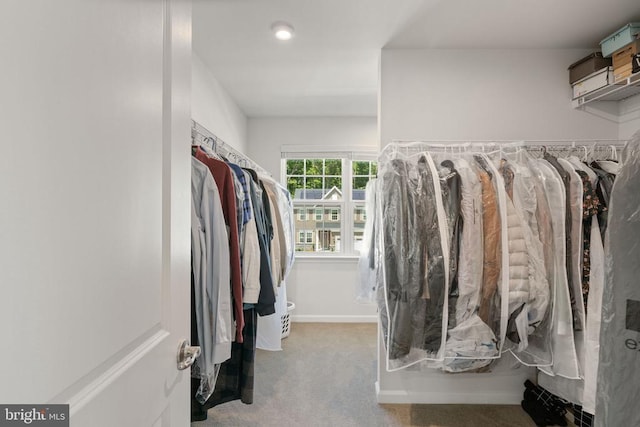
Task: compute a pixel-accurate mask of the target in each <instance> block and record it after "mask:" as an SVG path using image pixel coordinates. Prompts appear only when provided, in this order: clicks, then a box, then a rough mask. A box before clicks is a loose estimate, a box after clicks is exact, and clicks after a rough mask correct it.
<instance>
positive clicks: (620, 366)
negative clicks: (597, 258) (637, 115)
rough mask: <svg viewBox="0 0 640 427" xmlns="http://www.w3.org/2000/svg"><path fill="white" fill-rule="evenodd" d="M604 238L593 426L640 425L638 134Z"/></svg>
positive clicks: (617, 188) (627, 154) (617, 186)
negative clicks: (600, 326) (598, 361)
mask: <svg viewBox="0 0 640 427" xmlns="http://www.w3.org/2000/svg"><path fill="white" fill-rule="evenodd" d="M623 158H624V163H623V165H622V168H621V169H620V172H619V174H618V175H617V177H616V181H615V184H614V186H613V191H612V194H611V200H610V204H609V215H608V218H609V224H608V227H607V233H608V236H606V237H605V257H606V258H605V271H606V285H605V287H604V293H603V299H602V328H601V335H600V366H599V370H598V391H597V400H596V417H595V425H596V426H603V427H610V426H637V425H640V412H639V411H637V409H636V405H637V402H638V399H639V397H640V389H639V388H638V384H639V383H640V351H639V350H640V287H639V286H638V277H640V262H638V250H639V247H638V242H640V193H639V192H638V188H640V132H637V133H636V134H635V135H634V136H633V138H632V139H631V140H630V141H629V143H628V144H627V147H626V148H625V150H624V156H623Z"/></svg>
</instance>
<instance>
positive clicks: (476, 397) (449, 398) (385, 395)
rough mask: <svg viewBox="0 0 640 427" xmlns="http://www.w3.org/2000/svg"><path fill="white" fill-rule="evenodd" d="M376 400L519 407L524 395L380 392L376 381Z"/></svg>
mask: <svg viewBox="0 0 640 427" xmlns="http://www.w3.org/2000/svg"><path fill="white" fill-rule="evenodd" d="M376 400H377V402H378V403H401V404H411V403H414V404H434V405H440V404H443V405H444V404H469V405H519V404H520V401H521V400H522V393H521V392H520V393H491V392H490V391H487V390H483V391H482V392H478V391H475V392H469V393H461V392H455V393H443V392H441V391H438V390H434V391H420V392H417V391H412V392H408V391H406V390H384V391H382V390H380V383H379V382H378V381H376Z"/></svg>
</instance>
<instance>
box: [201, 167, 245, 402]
mask: <svg viewBox="0 0 640 427" xmlns="http://www.w3.org/2000/svg"><path fill="white" fill-rule="evenodd" d="M191 171H192V173H191V253H192V278H193V288H194V310H195V313H194V314H195V317H196V321H197V325H200V327H199V328H197V333H196V336H197V338H198V340H197V341H198V344H194V345H200V349H201V353H200V356H199V357H198V358H197V360H196V363H195V366H194V367H193V369H192V376H194V377H196V378H198V379H199V384H198V389H197V391H196V394H195V396H196V398H197V399H198V400H199V401H200V402H201V403H202V402H204V401H205V400H206V399H207V398H208V397H209V396H210V395H211V393H212V392H213V386H214V384H215V380H216V369H215V365H217V364H220V363H222V362H224V361H225V360H227V359H229V357H231V342H232V340H233V337H234V333H233V331H234V326H233V319H232V306H231V293H230V289H229V282H230V268H229V260H230V257H229V246H228V244H227V242H228V235H227V230H226V228H225V224H224V214H223V211H222V204H221V201H220V196H219V193H218V188H217V186H216V185H215V182H214V180H213V176H212V175H211V173H210V171H209V169H208V168H207V167H206V166H205V165H204V164H202V163H201V162H200V161H198V160H196V159H194V158H192V160H191Z"/></svg>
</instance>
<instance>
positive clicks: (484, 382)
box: [377, 50, 619, 404]
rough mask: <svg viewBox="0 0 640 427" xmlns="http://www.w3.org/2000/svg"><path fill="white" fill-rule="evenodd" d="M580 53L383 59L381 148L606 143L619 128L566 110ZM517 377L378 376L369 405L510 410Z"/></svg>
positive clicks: (407, 53)
mask: <svg viewBox="0 0 640 427" xmlns="http://www.w3.org/2000/svg"><path fill="white" fill-rule="evenodd" d="M587 53H588V51H584V50H383V51H382V60H381V93H380V132H381V144H382V145H386V144H387V143H388V142H390V141H391V140H394V139H425V140H432V139H439V140H460V139H471V140H519V139H525V140H526V139H543V140H549V139H616V138H618V133H619V126H618V123H617V122H616V121H612V120H606V119H604V118H600V117H597V116H595V115H593V114H589V113H585V112H583V111H578V110H574V109H573V108H572V107H571V101H570V96H571V90H570V86H569V81H568V80H569V78H568V71H567V66H568V65H569V64H571V63H573V62H574V61H576V60H577V59H580V58H582V57H584V56H585V55H586V54H587ZM534 375H535V373H534V371H533V370H532V369H526V368H521V369H519V370H517V371H509V372H507V373H503V374H500V375H497V374H495V373H488V374H463V375H446V374H443V373H441V372H438V371H426V372H406V371H398V372H392V373H390V372H386V370H385V368H384V366H381V367H379V369H378V384H377V392H378V400H379V401H380V402H397V403H510V404H518V403H519V402H520V399H521V397H522V383H523V381H524V379H525V378H527V377H531V376H534Z"/></svg>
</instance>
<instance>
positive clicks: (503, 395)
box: [376, 139, 627, 404]
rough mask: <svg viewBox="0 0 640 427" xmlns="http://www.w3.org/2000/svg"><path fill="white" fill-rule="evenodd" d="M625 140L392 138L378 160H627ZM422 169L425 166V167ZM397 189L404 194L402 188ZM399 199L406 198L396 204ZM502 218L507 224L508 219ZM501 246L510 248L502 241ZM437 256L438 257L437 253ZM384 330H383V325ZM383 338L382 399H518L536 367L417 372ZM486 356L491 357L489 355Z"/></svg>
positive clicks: (379, 389)
mask: <svg viewBox="0 0 640 427" xmlns="http://www.w3.org/2000/svg"><path fill="white" fill-rule="evenodd" d="M626 143H627V141H625V140H613V139H609V140H596V139H592V140H519V141H514V140H511V141H497V140H484V141H479V140H473V141H471V140H464V141H460V140H457V141H446V140H431V141H425V140H418V141H416V140H413V141H407V140H394V141H393V143H391V144H389V145H387V146H386V147H385V148H384V149H383V150H382V152H381V154H380V157H379V164H380V163H383V162H390V161H392V160H393V159H401V161H399V162H396V163H394V164H393V166H394V167H397V168H398V169H401V168H402V164H403V162H405V159H407V160H408V159H413V160H416V161H417V159H418V157H419V155H420V154H421V153H423V152H427V151H428V152H431V154H432V155H434V156H436V157H437V158H445V157H446V155H447V154H451V155H452V156H453V157H456V156H457V155H458V154H460V155H464V154H465V152H467V153H469V152H479V153H481V154H486V155H487V156H491V158H494V159H495V158H496V156H500V153H501V152H502V153H504V154H505V155H507V156H508V155H509V154H510V153H511V152H512V151H511V150H512V149H513V152H514V153H516V152H517V150H523V149H524V150H526V151H527V152H528V154H529V155H530V156H531V157H536V158H537V157H543V156H544V154H545V153H549V154H551V155H553V156H555V157H558V158H561V157H569V156H571V155H573V156H575V157H578V158H585V159H590V160H596V159H601V160H605V159H613V160H616V159H618V160H621V161H622V163H624V161H625V159H624V158H622V159H621V155H620V153H621V149H622V148H623V147H625V145H626ZM623 156H624V153H623ZM427 157H429V156H427ZM427 165H429V164H427ZM419 166H420V165H419ZM422 169H423V170H426V169H425V168H424V167H423V168H422ZM416 170H418V171H420V170H421V169H420V167H418V168H417V169H416ZM400 175H401V173H400V172H399V174H398V176H400ZM389 182H391V181H389ZM426 182H428V181H426ZM400 184H402V182H400ZM497 185H498V187H500V188H502V187H503V185H499V184H497ZM558 188H560V187H558ZM395 193H397V194H400V193H401V192H395ZM436 193H437V191H436ZM558 194H560V193H558ZM401 202H402V200H400V201H399V202H398V203H401ZM436 202H437V198H436ZM402 206H404V204H402ZM505 210H506V209H505ZM502 223H503V224H506V222H505V221H504V220H503V221H502ZM503 227H504V225H503ZM411 235H413V234H411ZM502 247H507V246H506V245H504V242H503V244H502ZM445 249H446V248H444V249H443V253H448V251H446V250H445ZM434 259H437V257H436V258H434ZM560 261H561V260H560ZM447 270H448V269H444V272H445V273H446V271H447ZM446 281H447V280H446V276H445V282H446ZM501 330H502V329H501ZM381 332H383V330H382V329H381ZM383 338H384V337H383V336H382V335H380V336H379V344H378V355H379V363H378V382H377V384H376V389H377V397H378V401H379V402H381V403H463V402H464V403H471V402H474V403H503V404H504V403H518V402H519V399H520V396H519V395H520V394H521V391H520V388H521V387H522V379H523V378H527V377H529V378H533V377H534V376H535V375H536V373H535V371H533V370H531V369H529V368H528V367H527V366H529V365H527V366H521V367H520V368H519V369H515V370H509V369H508V368H506V369H504V370H503V369H499V368H502V367H503V366H499V365H495V366H496V369H495V370H494V371H493V372H491V373H484V372H482V371H479V372H476V373H473V374H471V373H469V374H465V373H459V374H458V375H455V376H452V375H450V374H444V373H441V372H438V371H434V370H430V369H424V370H421V369H418V371H420V372H417V371H416V369H415V368H411V369H407V370H405V371H403V370H399V369H398V368H400V366H396V365H394V366H389V365H388V364H387V363H385V362H387V356H388V355H387V354H386V350H385V346H384V343H383V342H382V341H383ZM412 354H413V353H412ZM436 356H437V355H435V356H433V357H431V359H433V360H430V359H429V360H427V359H425V363H423V364H422V366H421V367H420V368H422V367H424V368H430V367H431V366H430V364H429V362H431V361H433V362H437V359H438V357H436ZM507 356H509V355H507ZM509 357H510V356H509ZM394 358H395V355H394ZM487 358H489V357H488V356H487ZM405 361H406V362H407V363H405V364H404V365H405V366H406V367H409V366H414V365H417V363H416V364H414V363H413V362H417V360H416V361H414V360H413V359H410V360H409V359H407V360H403V361H402V362H403V363H404V362H405ZM545 363H546V362H545ZM512 364H513V361H512V360H508V359H505V365H504V366H505V367H508V366H511V365H512ZM390 368H391V369H390ZM474 390H478V391H479V392H475V391H474Z"/></svg>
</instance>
